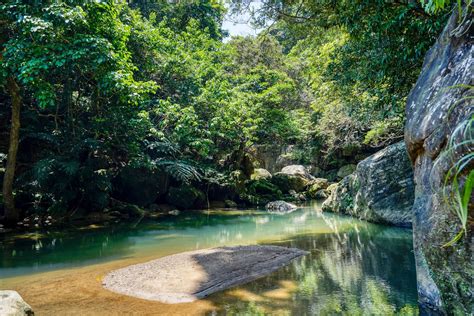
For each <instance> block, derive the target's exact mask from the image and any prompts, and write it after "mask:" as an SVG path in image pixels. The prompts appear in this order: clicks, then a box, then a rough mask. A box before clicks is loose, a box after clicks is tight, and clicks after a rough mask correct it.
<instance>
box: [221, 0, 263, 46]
mask: <svg viewBox="0 0 474 316" xmlns="http://www.w3.org/2000/svg"><path fill="white" fill-rule="evenodd" d="M251 6H252V7H253V8H254V9H257V8H258V7H259V6H260V3H259V2H258V1H256V2H254V3H252V4H251ZM222 28H223V29H224V30H227V31H228V32H229V37H227V38H225V39H224V42H226V41H228V40H230V38H231V37H232V36H238V35H241V36H247V35H257V34H258V33H259V32H260V31H261V29H254V28H253V27H252V26H251V25H250V14H249V13H244V14H241V15H238V16H230V15H229V14H228V15H226V17H225V18H224V23H223V24H222Z"/></svg>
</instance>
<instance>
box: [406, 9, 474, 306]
mask: <svg viewBox="0 0 474 316" xmlns="http://www.w3.org/2000/svg"><path fill="white" fill-rule="evenodd" d="M455 11H457V10H455ZM468 11H469V12H468ZM464 14H465V15H467V16H465V17H463V18H459V17H458V16H457V12H454V13H453V15H452V16H451V18H450V20H449V22H448V24H447V26H446V28H445V29H444V31H443V32H442V34H441V36H440V37H439V39H438V40H437V42H436V44H435V45H434V46H433V47H432V48H431V50H430V51H429V52H428V54H427V56H426V58H425V61H424V64H423V68H422V72H421V74H420V76H419V78H418V81H417V83H416V85H415V87H414V88H413V90H412V91H411V93H410V95H409V97H408V100H407V106H406V117H407V122H406V126H405V141H406V145H407V149H408V152H409V155H410V157H411V160H412V162H413V166H414V180H415V183H416V191H415V202H414V204H413V211H414V222H413V229H414V248H415V258H416V264H417V278H418V293H419V300H420V305H421V306H422V313H423V310H424V308H426V310H428V311H430V313H432V312H433V311H434V313H440V314H453V315H468V314H470V313H471V312H472V311H473V308H474V307H473V300H472V297H473V286H472V285H473V284H474V283H473V275H474V268H473V261H472V260H473V259H472V249H473V245H472V243H473V238H472V235H471V234H472V228H473V225H472V218H471V221H470V224H469V220H468V235H467V236H465V237H464V238H463V239H461V240H460V241H459V242H458V243H456V244H455V245H454V246H452V247H442V246H443V245H444V244H446V242H448V241H450V240H452V239H453V237H454V236H455V235H456V234H457V233H458V232H459V231H460V230H461V225H460V221H459V219H458V218H457V216H456V215H455V211H454V210H453V207H452V206H450V205H448V204H447V203H446V199H445V195H444V194H443V190H445V189H446V185H445V180H446V175H447V173H448V172H449V169H450V168H451V167H452V166H453V162H454V161H459V159H461V158H462V157H465V156H466V155H467V154H469V153H472V152H474V147H473V146H472V145H473V139H472V133H464V132H463V131H465V128H464V127H469V126H468V125H467V124H472V116H473V114H474V110H473V102H472V97H471V99H469V98H466V97H467V96H469V95H472V84H473V82H472V78H473V48H472V19H473V16H472V8H469V9H467V8H464ZM469 85H471V87H469ZM470 119H471V122H469V120H470ZM470 130H471V131H472V125H471V126H470ZM469 134H470V135H469ZM450 142H454V143H458V144H459V143H462V142H465V143H464V145H463V146H459V147H457V148H456V150H451V149H450V148H451V145H449V143H450ZM469 142H470V143H469ZM471 163H472V161H471ZM465 169H466V170H469V169H470V170H472V164H471V166H469V165H468V166H467V168H465ZM463 178H465V174H461V176H460V182H459V183H460V185H461V186H462V183H463V180H462V179H463ZM448 180H449V179H448ZM449 183H450V182H449V181H448V182H447V184H448V186H449ZM450 189H452V188H449V187H448V191H449V190H450ZM471 202H472V196H471ZM470 211H472V204H471V205H470ZM471 214H472V212H471ZM471 216H472V215H471Z"/></svg>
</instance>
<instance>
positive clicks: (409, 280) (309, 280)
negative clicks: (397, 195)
mask: <svg viewBox="0 0 474 316" xmlns="http://www.w3.org/2000/svg"><path fill="white" fill-rule="evenodd" d="M255 243H259V244H267V245H268V244H270V245H272V244H273V245H279V246H286V247H294V248H299V249H303V250H306V251H309V252H310V254H308V255H306V256H304V257H302V258H299V259H296V260H294V261H292V262H291V263H290V264H289V265H288V266H286V267H284V268H281V269H279V270H277V271H275V272H273V273H271V274H269V275H268V276H266V277H263V278H260V279H258V280H255V281H252V282H250V283H247V284H245V285H242V286H238V287H235V288H232V289H229V290H226V291H223V292H220V293H215V294H213V295H211V296H209V297H208V298H206V300H208V301H210V302H211V303H212V305H213V306H215V310H214V311H213V312H211V314H226V315H245V314H247V315H259V314H268V313H269V314H276V315H286V314H291V315H334V314H336V315H337V314H343V315H390V314H402V315H415V314H416V313H417V312H418V310H417V307H416V304H417V293H416V277H415V263H414V258H413V253H412V236H411V230H408V229H399V228H393V227H386V226H380V225H374V224H369V223H366V222H362V221H358V220H356V219H352V218H350V217H344V216H338V215H335V214H323V213H321V212H319V209H318V208H317V207H316V208H314V207H305V208H303V209H300V210H298V211H296V212H293V213H291V214H286V215H274V214H268V213H266V212H262V211H256V210H251V211H231V212H229V211H218V210H214V211H211V212H183V213H182V214H181V215H180V216H177V217H172V216H170V217H167V218H161V219H159V220H158V221H150V222H142V223H140V224H139V225H137V226H136V227H133V226H131V225H118V224H114V225H110V226H107V227H89V228H88V229H74V230H68V231H56V232H54V231H52V232H43V233H38V234H27V235H21V236H15V235H4V236H1V237H0V251H1V255H0V256H1V257H0V275H1V277H13V278H14V277H15V276H27V275H29V274H32V273H38V272H42V271H48V270H57V269H61V268H68V267H73V266H83V265H88V264H91V263H95V262H104V261H111V260H117V259H120V258H124V257H129V256H134V257H135V258H137V259H138V260H139V259H140V258H142V257H144V258H145V257H147V258H149V257H150V256H152V257H161V256H164V255H168V254H172V253H177V252H182V251H189V250H195V249H202V248H210V247H218V246H231V245H239V244H240V245H245V244H255ZM202 268H203V270H204V271H205V269H206V267H205V266H203V267H202Z"/></svg>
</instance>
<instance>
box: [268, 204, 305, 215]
mask: <svg viewBox="0 0 474 316" xmlns="http://www.w3.org/2000/svg"><path fill="white" fill-rule="evenodd" d="M297 208H298V207H297V206H296V205H294V204H291V203H288V202H285V201H273V202H270V203H267V205H265V209H266V210H267V211H269V212H275V213H290V212H293V211H294V210H296V209H297Z"/></svg>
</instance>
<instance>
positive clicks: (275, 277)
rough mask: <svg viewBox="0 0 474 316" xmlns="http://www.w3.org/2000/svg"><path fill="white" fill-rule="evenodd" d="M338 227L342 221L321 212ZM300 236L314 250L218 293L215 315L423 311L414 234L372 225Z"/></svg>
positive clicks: (301, 244) (300, 243)
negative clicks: (416, 273)
mask: <svg viewBox="0 0 474 316" xmlns="http://www.w3.org/2000/svg"><path fill="white" fill-rule="evenodd" d="M321 219H322V220H324V221H325V222H326V223H327V224H328V226H330V227H333V228H334V229H335V231H337V227H338V226H339V225H338V219H337V218H333V217H331V218H327V217H325V216H321ZM356 227H357V226H356V225H355V226H354V229H352V230H350V231H344V232H338V233H336V232H335V233H332V234H317V235H312V236H304V237H295V238H292V239H291V240H288V241H285V242H280V243H278V244H279V245H285V246H291V247H297V248H301V249H305V250H309V251H310V252H311V253H310V255H308V256H305V257H304V258H301V259H299V260H297V261H295V262H293V264H292V265H290V266H289V267H286V268H284V269H281V270H279V271H277V272H275V273H273V274H272V275H270V276H268V277H265V278H263V279H261V280H258V281H255V282H252V283H250V284H247V285H244V286H241V287H239V288H236V289H231V290H229V291H227V292H225V293H222V294H216V295H214V296H213V297H211V300H213V302H214V303H215V304H216V305H217V306H219V308H218V309H216V310H215V311H214V312H213V314H226V315H234V314H235V315H242V314H249V315H256V314H257V315H258V314H259V313H261V314H266V313H271V314H278V315H286V314H291V315H335V314H342V315H395V314H396V315H417V314H418V309H417V306H416V304H417V296H416V283H415V282H416V281H415V280H416V279H415V270H414V261H413V254H412V246H411V232H410V231H407V230H401V229H396V228H388V227H379V226H375V225H370V226H367V227H358V228H357V229H356Z"/></svg>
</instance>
